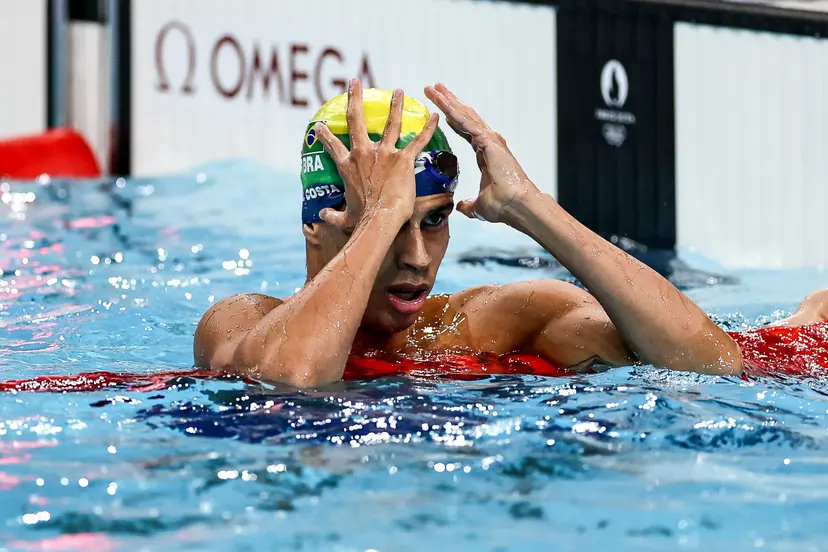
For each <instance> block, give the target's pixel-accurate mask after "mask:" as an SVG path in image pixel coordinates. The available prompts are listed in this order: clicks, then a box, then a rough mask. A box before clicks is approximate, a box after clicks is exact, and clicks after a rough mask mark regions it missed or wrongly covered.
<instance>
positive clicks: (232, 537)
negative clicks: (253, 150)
mask: <svg viewBox="0 0 828 552" xmlns="http://www.w3.org/2000/svg"><path fill="white" fill-rule="evenodd" d="M298 191H299V187H298V184H297V182H296V179H295V177H291V176H285V175H279V174H275V173H273V172H271V171H269V170H267V169H266V168H264V167H261V166H258V165H256V164H253V163H248V162H243V161H236V162H227V163H217V164H211V165H210V166H205V167H201V168H199V169H198V170H195V171H193V172H192V173H188V174H183V175H176V176H172V177H165V178H159V179H147V180H137V179H136V180H132V181H129V182H125V181H118V182H117V184H114V183H113V184H111V185H109V186H101V185H99V184H97V183H71V184H67V183H62V182H46V183H22V184H14V185H12V186H10V187H9V186H8V185H5V186H4V188H3V189H2V194H3V195H2V204H0V205H2V206H0V211H2V220H0V263H2V264H0V269H2V275H0V293H1V294H2V295H0V326H2V328H1V329H0V331H2V332H3V339H2V341H0V366H1V367H2V370H3V375H2V378H0V379H2V380H11V379H23V378H33V377H35V376H40V375H55V374H77V373H82V372H92V371H112V372H129V373H155V372H162V371H169V370H187V369H188V368H190V367H191V364H192V333H193V331H194V329H195V325H196V323H197V322H198V319H199V317H200V316H201V315H202V313H203V312H204V311H205V310H206V309H207V308H208V307H209V305H210V304H211V302H213V301H216V300H219V299H221V298H222V297H225V296H227V295H230V294H233V293H238V292H242V291H262V292H264V293H270V294H274V295H285V294H288V293H291V292H292V291H293V290H294V289H295V288H296V287H298V286H301V285H302V282H303V278H304V264H303V263H304V252H303V246H302V242H301V231H300V228H299V193H298ZM493 244H494V246H493ZM681 258H682V260H683V261H684V262H686V263H688V264H689V266H690V267H693V269H691V268H688V267H684V266H682V265H679V266H677V267H676V269H675V272H674V273H673V275H672V278H673V279H674V281H676V282H677V283H679V284H681V285H682V286H683V287H684V288H685V289H686V291H687V293H688V294H689V295H690V296H691V297H692V298H694V299H695V300H697V301H698V302H699V303H700V304H701V305H702V306H703V307H704V308H705V309H706V310H708V311H709V312H711V313H712V314H713V315H714V316H715V317H716V319H717V320H718V321H720V322H721V323H722V324H723V325H725V326H726V327H727V328H728V329H737V328H747V327H753V326H756V325H757V324H760V323H762V322H764V321H765V320H767V319H768V318H769V317H773V316H781V315H782V314H783V313H784V312H787V311H789V310H790V309H791V308H793V307H794V306H795V305H796V303H797V302H798V301H799V300H800V299H801V298H802V297H803V296H804V295H805V294H806V293H807V292H809V291H812V290H814V289H817V288H820V287H825V286H826V278H825V274H824V273H820V272H818V271H795V272H794V271H790V272H751V271H741V272H727V271H724V270H722V269H721V268H720V267H716V266H715V265H713V264H712V263H710V262H709V261H706V260H704V259H703V258H701V257H700V256H698V255H695V254H693V253H692V252H683V253H682V256H681ZM515 259H520V260H519V261H515ZM696 269H698V270H696ZM711 275H720V276H722V277H719V278H716V277H713V276H711ZM550 276H552V277H559V278H568V275H567V274H566V273H565V272H564V271H561V270H560V269H559V268H556V267H555V265H554V263H549V262H548V257H547V256H544V255H540V254H539V252H538V250H537V248H536V247H534V246H533V244H532V243H531V242H528V241H527V240H526V239H524V238H522V237H521V236H518V235H516V233H514V232H511V231H509V230H508V229H506V228H503V227H499V226H495V225H484V224H483V223H480V222H477V221H469V220H466V219H464V218H462V217H460V216H453V217H452V244H451V246H450V249H449V253H448V255H447V257H446V261H445V263H444V265H443V268H442V269H441V272H440V275H439V278H438V287H437V288H436V289H435V291H437V292H440V291H453V290H457V289H461V288H463V287H466V286H469V285H474V284H479V283H490V282H506V281H514V280H521V279H527V278H536V277H550ZM826 394H828V386H826V385H825V384H824V383H822V382H814V381H795V380H792V381H780V380H768V381H753V382H744V381H741V380H738V379H736V378H715V377H703V376H696V375H691V374H674V373H668V372H666V371H662V370H655V369H651V368H646V367H630V368H622V369H616V370H613V371H610V372H606V373H603V374H598V375H590V376H583V377H573V378H540V377H530V376H525V377H518V376H499V377H492V378H490V379H486V380H480V381H466V382H458V381H439V380H418V379H413V378H389V379H382V380H377V381H372V382H346V383H342V384H338V385H336V386H333V387H332V388H330V389H326V390H324V391H321V392H310V391H308V392H296V391H290V390H287V389H285V388H281V387H278V386H277V387H273V386H260V385H252V384H247V383H244V382H242V381H238V380H226V381H225V380H208V381H203V380H197V379H193V378H186V377H184V378H179V379H176V380H173V381H172V382H170V385H168V386H163V387H160V386H150V388H148V389H145V390H143V391H131V390H128V389H110V390H101V391H92V392H76V393H65V394H59V393H17V394H14V393H4V394H0V521H2V525H1V526H0V549H3V550H43V549H49V550H58V549H59V550H84V551H85V552H94V551H102V550H172V549H176V550H177V549H192V550H196V549H197V550H230V549H233V550H304V551H315V550H330V551H365V550H378V551H391V550H393V551H409V550H410V551H414V550H417V551H419V550H454V551H465V550H475V551H478V550H480V551H500V550H544V551H548V550H572V549H576V548H577V549H585V550H592V549H597V550H603V549H605V548H607V546H608V543H611V544H610V547H611V548H612V549H614V550H665V549H677V548H705V549H713V550H746V549H755V548H764V549H770V550H819V549H823V548H825V546H826V542H828V529H826V528H825V526H823V525H822V522H823V521H824V519H825V514H824V512H825V510H826V507H828V468H826V467H825V466H826V458H828V455H826V451H828V434H826V428H828V414H826V412H828V400H827V399H826ZM49 547H51V548H49Z"/></svg>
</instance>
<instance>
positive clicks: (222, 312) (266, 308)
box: [202, 293, 284, 322]
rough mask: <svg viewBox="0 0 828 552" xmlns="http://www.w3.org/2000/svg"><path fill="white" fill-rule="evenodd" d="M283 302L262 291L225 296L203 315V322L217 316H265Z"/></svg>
mask: <svg viewBox="0 0 828 552" xmlns="http://www.w3.org/2000/svg"><path fill="white" fill-rule="evenodd" d="M283 302H284V301H282V300H281V299H277V298H276V297H271V296H270V295H264V294H262V293H239V294H236V295H231V296H230V297H225V298H224V299H222V300H221V301H219V302H218V303H216V304H215V305H213V306H212V307H210V309H209V310H208V311H207V312H206V313H205V314H204V316H203V317H202V322H209V321H210V320H212V319H214V318H216V317H217V316H218V317H220V318H224V317H226V316H232V315H238V314H247V315H249V316H256V315H259V317H264V316H266V315H267V314H268V313H269V312H270V311H272V310H273V309H275V308H276V307H278V306H279V305H281V304H282V303H283Z"/></svg>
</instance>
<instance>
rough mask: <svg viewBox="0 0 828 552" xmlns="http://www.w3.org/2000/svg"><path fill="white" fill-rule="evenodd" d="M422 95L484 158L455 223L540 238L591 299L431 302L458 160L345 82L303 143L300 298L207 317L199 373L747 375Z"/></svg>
mask: <svg viewBox="0 0 828 552" xmlns="http://www.w3.org/2000/svg"><path fill="white" fill-rule="evenodd" d="M425 95H426V96H427V97H428V98H429V99H430V100H431V101H432V102H433V103H434V104H435V105H436V106H437V107H438V108H439V109H440V111H442V112H443V114H444V115H445V117H446V120H447V123H448V125H449V126H450V127H451V129H452V130H453V131H454V132H456V133H457V134H458V135H459V136H461V137H462V138H463V139H464V140H465V141H467V142H468V144H469V145H470V147H472V148H474V151H476V152H477V163H478V167H479V168H480V171H481V178H480V190H479V193H478V195H477V197H476V198H474V199H466V200H462V201H459V202H458V203H457V205H456V207H457V210H459V211H460V212H461V213H463V214H464V215H466V216H468V217H474V218H477V219H480V220H481V221H485V222H481V224H483V223H500V224H505V225H508V226H510V227H512V228H513V229H514V230H516V231H518V232H522V233H524V234H526V235H528V236H529V237H531V238H533V239H534V240H535V241H536V242H537V243H538V244H540V246H542V247H543V248H544V249H545V250H546V251H548V252H549V253H550V254H551V255H553V256H554V257H555V258H556V259H557V260H558V261H560V263H561V264H562V265H563V266H565V267H566V268H567V269H568V270H569V271H570V272H571V273H572V274H573V275H574V276H575V277H576V278H578V280H579V281H580V282H582V283H583V284H584V286H585V287H586V289H587V290H588V291H584V290H582V289H581V288H579V287H577V286H574V285H571V284H569V283H566V282H562V281H560V280H554V279H538V280H531V281H526V282H520V283H510V284H506V285H487V286H480V287H475V288H471V289H466V290H463V291H460V292H458V293H454V294H451V295H436V296H429V293H430V291H431V289H432V288H433V286H434V283H435V279H436V277H437V271H438V268H439V266H440V263H441V262H442V260H443V256H444V254H445V252H446V248H447V246H448V241H449V227H448V216H449V213H450V212H451V211H452V210H453V209H454V207H455V203H454V189H455V186H456V183H457V166H456V157H455V156H454V154H453V153H452V151H451V148H450V147H449V144H448V141H447V139H446V137H445V135H444V134H443V132H442V130H441V129H440V128H439V127H438V124H437V123H438V115H437V114H436V113H435V114H431V115H429V113H428V110H427V109H426V107H425V106H424V105H423V104H421V103H420V102H418V101H416V100H414V99H412V98H409V97H404V95H403V93H402V91H400V90H397V91H395V92H393V93H391V92H387V91H381V90H374V89H368V90H363V89H362V87H361V85H360V83H359V80H358V79H354V80H352V81H351V82H349V87H348V92H347V93H346V94H343V95H342V96H338V97H336V98H334V99H332V100H330V101H329V102H327V103H326V104H325V105H324V106H322V108H321V109H320V110H319V112H318V113H317V115H316V116H315V117H314V118H313V120H312V122H311V125H309V127H308V130H307V132H306V134H305V143H304V145H303V156H302V158H303V161H302V182H303V187H304V198H303V211H302V217H303V233H304V238H305V249H306V261H307V281H306V284H305V285H304V286H303V287H302V288H301V289H300V290H299V291H297V292H296V293H295V294H294V295H292V296H290V297H285V298H281V299H279V298H275V297H269V296H266V295H260V294H252V293H251V294H241V295H236V296H233V297H229V298H226V299H223V300H221V301H219V302H218V303H217V304H215V305H213V306H212V307H211V308H210V309H209V310H208V311H207V313H205V315H204V316H203V318H202V319H201V321H200V322H199V325H198V327H197V329H196V332H195V337H194V346H193V352H194V357H195V364H196V366H198V367H203V368H210V369H214V370H222V371H225V372H229V373H233V374H238V375H241V376H250V377H253V378H256V379H261V380H267V381H273V382H285V383H289V384H292V385H296V386H300V387H315V386H320V385H324V384H327V383H330V382H335V381H338V380H340V379H342V377H343V371H344V369H345V366H346V363H347V362H348V359H349V356H350V355H363V356H370V355H372V354H385V353H394V354H397V355H400V356H403V357H405V356H412V357H416V356H417V355H419V354H423V353H440V354H442V353H446V354H451V353H463V352H471V353H492V354H495V355H506V354H511V353H522V354H527V355H535V356H537V357H539V358H541V359H544V360H545V361H548V362H550V363H553V364H554V365H556V366H561V367H565V368H567V369H569V370H571V371H572V372H577V371H580V370H587V369H594V368H595V367H602V368H603V367H611V366H618V365H630V364H636V363H643V364H652V365H656V366H660V367H664V368H669V369H674V370H682V371H695V372H700V373H710V374H722V375H738V374H740V373H741V371H742V360H741V356H740V350H739V347H738V345H737V344H736V342H735V341H734V340H733V339H732V338H731V337H730V336H729V335H728V334H727V333H726V332H725V331H724V330H722V329H721V328H719V327H718V326H717V325H716V324H715V323H714V322H713V321H711V320H710V319H709V318H708V317H707V315H706V314H705V313H704V312H703V311H702V310H701V309H700V308H699V307H698V306H697V305H696V304H694V303H693V302H692V301H690V300H689V299H688V298H687V297H686V296H685V295H684V294H682V293H681V292H680V291H679V290H678V289H676V288H675V287H674V286H673V285H672V284H671V283H670V282H669V281H667V280H666V279H665V278H663V277H662V276H661V275H659V274H658V273H657V272H655V271H654V270H652V269H651V268H649V267H648V266H646V265H645V264H643V263H641V262H639V261H638V260H636V259H635V258H633V257H631V256H630V255H628V254H627V253H625V252H623V251H622V250H620V249H618V248H617V247H615V246H614V245H612V244H611V243H610V242H608V241H607V240H605V239H603V238H601V237H600V236H598V235H597V234H595V233H593V232H592V231H591V230H589V229H588V228H586V227H585V226H584V225H582V224H581V223H579V222H578V221H577V220H576V219H575V218H573V217H572V216H571V215H570V214H569V213H567V212H566V211H565V210H564V209H563V208H562V207H561V206H560V205H559V204H558V203H557V202H556V201H555V200H554V199H553V198H552V196H550V195H549V194H547V193H543V192H542V191H541V190H540V189H539V188H538V187H537V186H536V185H535V184H534V182H532V180H531V179H530V178H529V176H528V175H527V174H526V173H525V172H524V170H523V168H522V167H521V165H520V164H519V163H518V161H517V160H516V159H515V157H514V156H513V155H512V153H511V151H510V150H509V147H508V146H507V144H506V141H505V140H504V139H503V137H502V136H501V135H500V134H498V133H497V132H495V131H494V130H492V129H491V128H490V127H489V126H488V125H487V124H486V122H485V121H484V120H483V119H481V117H480V116H479V115H478V114H477V113H476V112H475V111H474V110H473V109H472V108H471V107H469V106H468V105H466V104H464V103H463V102H461V101H460V100H459V99H458V98H457V97H456V96H455V95H454V94H453V93H452V92H451V91H450V90H449V89H448V88H447V87H446V86H444V85H442V84H437V85H436V86H434V87H431V86H429V87H426V89H425ZM538 132H539V131H538ZM323 145H324V148H323Z"/></svg>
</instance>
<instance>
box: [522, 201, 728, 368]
mask: <svg viewBox="0 0 828 552" xmlns="http://www.w3.org/2000/svg"><path fill="white" fill-rule="evenodd" d="M508 223H509V225H510V226H512V227H514V228H516V229H517V230H519V231H521V232H523V233H525V234H527V235H528V236H530V237H532V238H533V239H535V241H537V242H538V243H539V244H540V245H541V246H542V247H543V248H544V249H546V250H547V251H548V252H549V253H551V254H552V255H554V256H555V258H557V259H558V261H560V262H561V264H563V265H564V266H565V267H566V268H567V269H568V270H569V271H570V272H571V273H572V274H573V275H574V276H575V277H576V278H578V280H580V281H581V282H582V283H583V284H584V285H585V286H586V288H587V289H588V290H589V291H590V293H591V294H592V295H593V296H594V297H595V298H596V299H597V300H598V302H599V303H601V305H602V306H603V308H604V310H605V311H606V312H607V314H608V315H609V317H610V319H611V320H612V321H613V323H614V324H615V326H616V327H617V329H618V331H619V332H620V333H621V335H622V336H623V337H624V339H625V340H626V341H627V343H628V345H629V346H630V348H631V349H632V350H633V352H635V353H636V355H637V356H638V358H639V360H641V361H642V362H646V363H651V364H655V365H658V366H663V367H667V368H672V369H677V370H692V371H701V372H708V373H738V372H739V371H740V370H741V357H740V354H739V348H738V346H737V345H736V343H735V342H734V341H733V340H732V339H731V338H730V337H729V336H728V335H727V333H725V332H724V331H723V330H722V329H721V328H719V327H718V326H716V325H715V324H714V323H713V322H712V321H711V320H710V319H709V318H708V317H707V315H706V314H705V313H704V312H703V311H702V310H701V309H700V308H699V307H698V306H697V305H695V304H694V303H693V302H692V301H690V299H688V298H687V297H686V296H685V295H684V294H682V293H681V292H680V291H679V290H678V289H676V288H675V286H673V285H672V284H671V283H670V282H668V281H667V280H666V279H665V278H663V277H662V276H661V275H659V274H658V273H657V272H655V271H654V270H652V269H651V268H650V267H648V266H647V265H645V264H644V263H642V262H640V261H638V260H637V259H635V258H634V257H632V256H630V255H628V254H627V253H625V252H623V251H621V250H620V249H618V248H617V247H615V246H613V245H612V244H611V243H609V242H608V241H607V240H605V239H603V238H601V237H600V236H598V235H597V234H595V233H594V232H592V231H590V230H589V229H588V228H586V227H585V226H584V225H583V224H581V223H580V222H578V221H577V220H576V219H575V218H574V217H572V216H571V215H570V214H569V213H567V212H566V211H565V210H564V209H563V208H562V207H561V206H560V205H558V203H557V202H556V201H555V200H554V199H553V198H552V197H551V196H549V195H547V194H543V193H540V192H534V191H533V192H529V193H528V194H527V196H526V197H525V199H523V200H520V201H517V202H515V204H514V205H513V206H511V207H510V209H509V213H508Z"/></svg>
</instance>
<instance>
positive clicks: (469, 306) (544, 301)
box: [449, 278, 595, 311]
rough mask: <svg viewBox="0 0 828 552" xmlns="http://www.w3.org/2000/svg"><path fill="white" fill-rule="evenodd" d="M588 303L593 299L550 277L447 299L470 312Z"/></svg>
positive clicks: (487, 287) (483, 287) (493, 286)
mask: <svg viewBox="0 0 828 552" xmlns="http://www.w3.org/2000/svg"><path fill="white" fill-rule="evenodd" d="M592 301H595V299H594V298H593V297H592V296H591V295H590V294H589V293H587V292H586V291H584V290H583V289H581V288H579V287H578V286H575V285H573V284H570V283H569V282H564V281H563V280H555V279H551V278H545V279H538V280H525V281H521V282H511V283H508V284H489V285H481V286H475V287H471V288H468V289H464V290H463V291H459V292H457V293H454V294H452V295H451V296H450V297H449V303H450V304H451V305H452V306H454V307H455V308H456V309H458V310H470V311H471V310H474V311H478V310H480V309H484V310H487V309H498V310H501V309H506V310H511V309H515V310H526V309H527V308H532V307H536V306H539V307H541V308H542V309H544V310H548V309H549V308H550V307H553V306H554V307H556V308H567V307H577V306H579V305H581V304H583V303H585V302H592Z"/></svg>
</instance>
